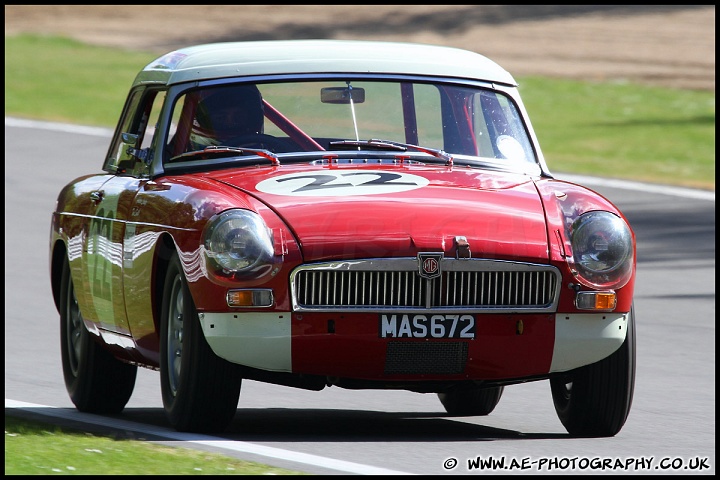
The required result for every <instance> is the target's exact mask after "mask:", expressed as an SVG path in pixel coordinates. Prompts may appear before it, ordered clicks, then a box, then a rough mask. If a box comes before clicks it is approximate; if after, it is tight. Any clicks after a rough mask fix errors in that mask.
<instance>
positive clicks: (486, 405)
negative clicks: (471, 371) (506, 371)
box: [438, 387, 505, 416]
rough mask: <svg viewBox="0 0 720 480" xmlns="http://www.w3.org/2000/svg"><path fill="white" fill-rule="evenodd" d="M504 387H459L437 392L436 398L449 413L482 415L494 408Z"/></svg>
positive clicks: (487, 413)
mask: <svg viewBox="0 0 720 480" xmlns="http://www.w3.org/2000/svg"><path fill="white" fill-rule="evenodd" d="M504 388H505V387H486V388H477V387H474V388H461V389H457V390H452V391H449V392H445V393H438V398H439V399H440V403H442V404H443V407H445V411H446V412H447V413H449V414H450V415H457V416H484V415H489V414H490V413H491V412H492V411H493V410H495V407H496V406H497V404H498V402H499V401H500V397H501V396H502V393H503V389H504Z"/></svg>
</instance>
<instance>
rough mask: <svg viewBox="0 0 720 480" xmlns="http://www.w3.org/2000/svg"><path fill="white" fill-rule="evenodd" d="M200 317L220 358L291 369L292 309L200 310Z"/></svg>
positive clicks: (249, 365) (271, 368) (252, 364)
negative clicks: (290, 310)
mask: <svg viewBox="0 0 720 480" xmlns="http://www.w3.org/2000/svg"><path fill="white" fill-rule="evenodd" d="M199 317H200V324H201V325H202V329H203V333H204V334H205V338H206V339H207V342H208V344H209V345H210V348H212V350H213V352H215V355H217V356H218V357H220V358H224V359H225V360H228V361H230V362H233V363H238V364H240V365H245V366H248V367H254V368H260V369H263V370H270V371H273V372H291V371H292V350H291V345H292V343H291V340H292V333H291V325H290V317H291V316H290V312H287V313H278V312H272V313H258V312H247V313H242V312H238V313H201V314H199Z"/></svg>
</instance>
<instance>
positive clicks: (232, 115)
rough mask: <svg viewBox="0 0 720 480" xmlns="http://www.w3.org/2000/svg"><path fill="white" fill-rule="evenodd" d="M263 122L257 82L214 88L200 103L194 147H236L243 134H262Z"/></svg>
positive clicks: (192, 137)
mask: <svg viewBox="0 0 720 480" xmlns="http://www.w3.org/2000/svg"><path fill="white" fill-rule="evenodd" d="M263 123H264V113H263V102H262V96H261V95H260V90H258V88H257V87H256V86H255V85H241V86H232V87H223V88H218V89H214V90H212V91H210V92H208V94H207V95H206V96H205V97H204V98H203V99H201V100H200V101H199V102H198V105H197V109H196V112H195V118H194V119H193V124H192V129H191V131H190V142H191V144H192V146H193V149H195V150H201V149H203V148H205V147H208V146H212V145H225V146H236V145H237V144H238V140H240V139H241V137H245V136H248V135H258V134H261V133H263ZM242 143H247V140H242Z"/></svg>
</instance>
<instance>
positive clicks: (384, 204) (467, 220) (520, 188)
mask: <svg viewBox="0 0 720 480" xmlns="http://www.w3.org/2000/svg"><path fill="white" fill-rule="evenodd" d="M209 176H210V177H212V178H213V179H215V180H217V181H220V182H223V183H225V184H227V185H232V186H234V187H236V188H239V189H241V190H243V191H245V192H247V193H248V194H251V195H253V196H255V197H257V198H259V199H260V200H261V201H263V202H264V203H265V204H267V205H268V206H269V207H270V208H272V209H273V210H274V211H275V212H276V213H278V214H279V215H280V217H282V219H283V220H284V221H285V222H286V224H287V225H288V227H289V228H290V230H291V231H292V232H293V233H294V235H295V236H296V238H297V239H298V241H299V244H300V246H301V248H302V253H303V256H304V258H305V260H306V261H319V260H327V259H334V258H367V257H384V256H414V255H416V254H417V252H422V251H434V252H439V251H443V252H446V254H453V255H454V253H453V252H454V248H455V245H454V242H455V238H456V237H465V238H466V239H467V240H468V242H469V244H470V249H471V251H472V254H473V257H481V258H504V259H511V260H523V261H537V262H547V259H548V241H547V229H546V225H545V216H544V213H543V212H544V211H543V206H542V202H541V200H540V198H539V196H538V193H537V190H536V188H535V186H534V184H533V182H532V181H531V179H530V178H529V177H528V176H525V175H520V174H507V173H499V172H489V171H484V170H478V169H469V168H463V167H444V166H411V165H407V166H393V167H385V166H383V167H379V166H377V167H373V166H342V167H339V166H325V167H312V168H310V167H308V166H294V165H289V166H288V165H283V166H282V167H267V168H260V169H256V170H247V169H243V170H230V171H228V170H226V171H218V172H213V173H212V174H209Z"/></svg>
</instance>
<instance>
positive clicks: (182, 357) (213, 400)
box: [160, 253, 242, 432]
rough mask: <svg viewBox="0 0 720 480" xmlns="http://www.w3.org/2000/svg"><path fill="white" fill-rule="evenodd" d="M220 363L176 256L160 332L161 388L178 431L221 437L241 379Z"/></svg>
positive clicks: (231, 366)
mask: <svg viewBox="0 0 720 480" xmlns="http://www.w3.org/2000/svg"><path fill="white" fill-rule="evenodd" d="M238 370H239V369H238V368H237V366H236V365H234V364H232V363H230V362H228V361H226V360H224V359H222V358H220V357H218V356H217V355H215V353H214V352H213V351H212V349H211V348H210V346H209V345H208V343H207V341H206V340H205V335H204V334H203V332H202V326H201V325H200V319H199V318H198V314H197V310H196V309H195V303H194V302H193V299H192V297H191V295H190V290H189V289H188V285H187V280H186V279H185V275H184V274H183V271H182V266H181V265H180V260H179V258H178V256H177V253H175V254H173V256H172V258H171V259H170V263H169V265H168V270H167V275H166V277H165V286H164V289H163V298H162V313H161V328H160V387H161V390H162V397H163V405H164V407H165V413H166V414H167V417H168V419H169V421H170V423H171V424H172V426H173V427H174V428H176V429H177V430H180V431H186V432H220V431H223V430H224V429H225V428H226V427H227V425H228V424H229V423H230V421H231V420H232V418H233V416H234V415H235V411H236V410H237V404H238V399H239V397H240V385H241V382H242V379H241V377H240V374H239V371H238Z"/></svg>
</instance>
